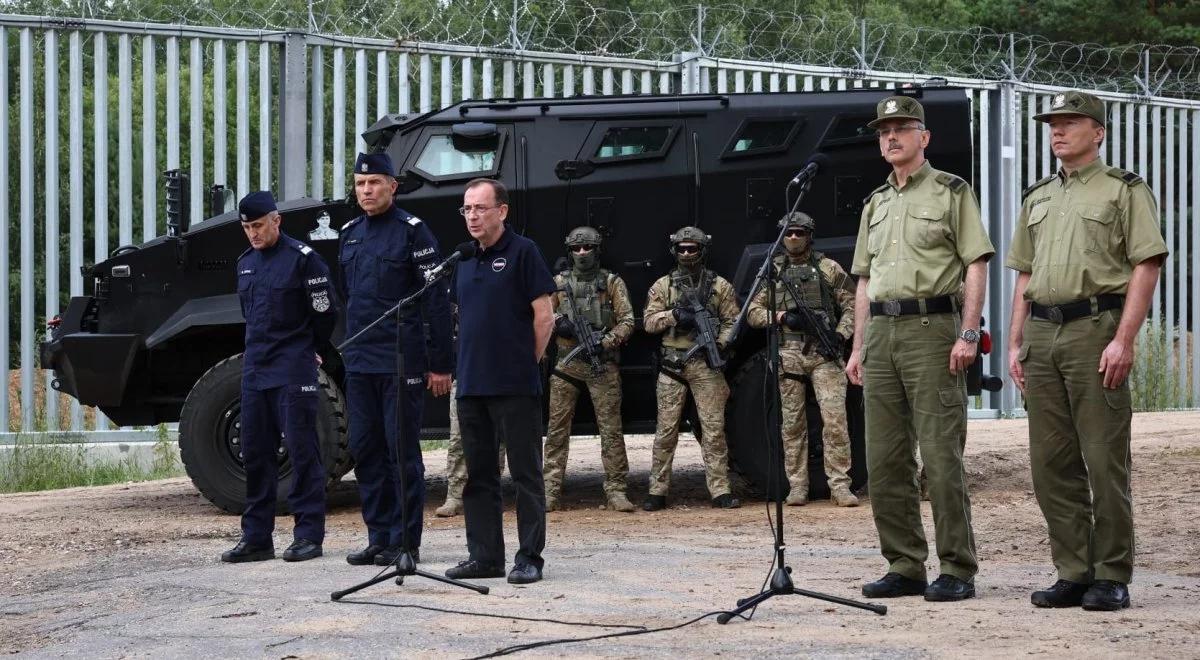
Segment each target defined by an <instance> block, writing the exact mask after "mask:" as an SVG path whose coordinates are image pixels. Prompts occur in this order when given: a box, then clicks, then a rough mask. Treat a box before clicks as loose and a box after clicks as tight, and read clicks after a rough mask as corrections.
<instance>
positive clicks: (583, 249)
mask: <svg viewBox="0 0 1200 660" xmlns="http://www.w3.org/2000/svg"><path fill="white" fill-rule="evenodd" d="M595 249H596V246H595V245H572V246H571V251H572V252H574V253H575V254H586V253H588V252H591V251H592V250H595Z"/></svg>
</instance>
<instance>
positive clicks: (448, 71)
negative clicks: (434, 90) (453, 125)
mask: <svg viewBox="0 0 1200 660" xmlns="http://www.w3.org/2000/svg"><path fill="white" fill-rule="evenodd" d="M451 65H452V63H451V61H450V56H449V55H444V56H442V67H441V90H440V92H441V94H440V100H441V103H440V104H439V105H438V108H447V107H449V106H450V105H452V104H453V103H454V75H453V71H454V68H453V66H451Z"/></svg>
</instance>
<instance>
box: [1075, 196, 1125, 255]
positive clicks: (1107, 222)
mask: <svg viewBox="0 0 1200 660" xmlns="http://www.w3.org/2000/svg"><path fill="white" fill-rule="evenodd" d="M1077 213H1078V214H1079V217H1080V218H1081V219H1082V222H1083V226H1084V229H1085V230H1086V240H1085V242H1084V250H1085V251H1087V252H1093V253H1095V252H1108V251H1109V249H1110V247H1111V246H1112V238H1113V228H1114V226H1115V225H1113V220H1116V218H1117V210H1116V209H1114V208H1113V207H1111V206H1104V205H1090V204H1088V205H1081V206H1079V207H1078V209H1077Z"/></svg>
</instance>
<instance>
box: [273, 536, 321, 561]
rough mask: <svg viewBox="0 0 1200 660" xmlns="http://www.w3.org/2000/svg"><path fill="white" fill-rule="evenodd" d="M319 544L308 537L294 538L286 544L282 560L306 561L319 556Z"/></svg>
mask: <svg viewBox="0 0 1200 660" xmlns="http://www.w3.org/2000/svg"><path fill="white" fill-rule="evenodd" d="M322 554H324V553H322V552H321V544H320V543H314V542H313V541H309V540H308V539H296V540H295V541H293V542H292V544H291V545H289V546H288V548H287V550H284V551H283V560H284V561H307V560H309V559H316V558H317V557H320V556H321V555H322Z"/></svg>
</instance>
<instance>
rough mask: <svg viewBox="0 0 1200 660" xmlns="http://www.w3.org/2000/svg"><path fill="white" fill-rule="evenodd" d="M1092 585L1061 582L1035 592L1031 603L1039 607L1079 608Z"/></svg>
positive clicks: (1068, 581) (1031, 597) (1030, 599)
mask: <svg viewBox="0 0 1200 660" xmlns="http://www.w3.org/2000/svg"><path fill="white" fill-rule="evenodd" d="M1090 586H1091V585H1090V584H1080V583H1078V582H1071V581H1070V580H1059V581H1058V582H1055V583H1054V586H1053V587H1050V588H1049V589H1045V590H1043V591H1035V592H1033V594H1032V595H1031V596H1030V597H1029V601H1030V602H1031V603H1033V604H1034V605H1036V606H1038V607H1079V605H1080V604H1081V603H1083V594H1085V593H1087V590H1088V587H1090Z"/></svg>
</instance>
